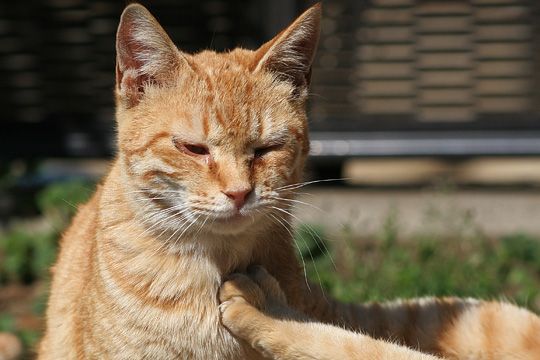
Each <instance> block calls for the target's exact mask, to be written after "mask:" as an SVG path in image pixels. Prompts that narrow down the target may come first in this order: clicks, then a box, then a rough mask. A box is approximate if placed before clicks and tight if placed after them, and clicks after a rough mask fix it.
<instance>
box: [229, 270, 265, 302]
mask: <svg viewBox="0 0 540 360" xmlns="http://www.w3.org/2000/svg"><path fill="white" fill-rule="evenodd" d="M235 297H240V298H243V299H244V300H245V301H247V302H248V303H250V304H251V305H253V306H255V307H257V308H261V307H262V306H263V305H264V303H265V296H264V293H263V292H262V290H261V289H260V288H259V286H258V285H257V284H256V283H254V282H253V281H252V280H251V279H250V278H249V277H247V276H246V275H243V274H232V275H229V276H228V277H227V279H225V282H224V283H223V284H222V285H221V288H220V289H219V301H220V303H224V302H226V301H228V300H231V299H233V298H235Z"/></svg>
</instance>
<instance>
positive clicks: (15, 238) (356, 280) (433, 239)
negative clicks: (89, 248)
mask: <svg viewBox="0 0 540 360" xmlns="http://www.w3.org/2000/svg"><path fill="white" fill-rule="evenodd" d="M92 188H93V186H92V184H88V183H82V182H68V183H60V184H55V185H52V186H50V187H48V188H46V189H45V190H44V191H42V192H41V193H40V194H39V195H38V196H37V198H36V203H37V205H38V208H39V209H40V213H41V217H40V220H38V221H37V222H36V221H33V222H32V225H29V223H28V222H27V221H19V222H13V223H12V224H11V225H10V226H8V228H7V229H5V231H3V232H2V233H0V289H2V287H3V289H2V291H0V331H10V332H13V333H15V334H17V335H18V336H19V337H20V338H21V339H22V340H23V342H24V344H25V346H26V348H27V349H29V348H31V347H32V346H34V345H35V344H36V341H37V339H39V336H40V333H39V330H38V329H39V327H40V324H39V319H40V318H41V317H42V315H43V311H44V308H45V302H46V288H47V282H48V280H49V272H48V268H49V266H50V265H51V263H52V261H54V258H55V255H56V250H57V239H58V237H59V235H60V233H61V231H62V229H64V228H65V226H66V225H67V224H68V223H69V221H70V219H71V217H72V216H73V214H74V213H75V210H76V207H77V204H78V203H80V202H82V201H85V200H86V199H87V198H88V197H89V195H90V194H91V193H92ZM457 217H458V218H459V221H455V219H456V214H454V215H452V216H448V214H441V213H437V211H435V210H430V211H428V218H429V219H428V220H429V222H428V223H430V224H431V223H435V222H437V221H439V222H441V223H442V224H443V226H445V227H446V229H447V230H448V229H450V231H445V233H446V234H448V233H450V234H451V236H443V235H440V233H438V232H437V231H432V229H431V228H430V227H429V226H426V228H425V229H423V230H422V231H421V232H419V233H418V234H417V235H416V236H414V237H413V238H412V239H400V238H399V234H400V229H399V221H398V220H399V214H397V213H396V212H395V211H392V210H391V211H390V212H389V214H388V216H387V218H386V221H385V222H384V224H383V226H382V227H381V229H380V231H379V234H378V235H377V236H373V237H370V238H360V237H359V236H358V235H357V234H354V233H353V232H352V231H351V229H350V228H348V227H347V226H345V227H343V229H342V230H341V232H340V233H339V234H337V235H336V234H334V235H332V236H330V235H329V234H327V233H326V232H325V229H324V228H322V227H320V226H317V225H310V224H304V225H302V226H300V227H299V228H298V229H297V231H296V241H297V244H298V247H299V249H300V253H301V254H302V257H303V258H304V260H305V263H306V272H307V274H308V276H309V278H310V279H311V280H312V281H313V282H314V283H319V284H320V285H321V286H322V287H323V288H325V289H326V290H327V291H328V292H329V293H330V294H332V295H333V296H334V297H336V298H338V299H340V300H342V301H351V302H360V301H372V300H385V299H393V298H397V297H402V298H408V297H416V296H425V295H436V296H445V295H456V296H471V297H478V298H484V299H493V298H495V299H499V298H505V299H507V300H509V301H512V302H515V303H517V304H520V305H522V306H526V307H528V308H530V309H533V310H534V311H537V312H538V311H540V239H537V238H534V237H531V236H529V235H527V234H509V235H507V236H503V237H501V238H490V237H487V236H485V235H483V234H482V233H481V232H479V231H476V229H475V227H474V221H473V220H472V219H471V217H470V216H469V214H457ZM452 219H453V220H452ZM8 290H9V291H8ZM8 293H11V294H15V295H13V296H12V297H9V296H7V294H8ZM36 324H37V325H36Z"/></svg>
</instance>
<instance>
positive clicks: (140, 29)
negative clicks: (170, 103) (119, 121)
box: [116, 4, 184, 107]
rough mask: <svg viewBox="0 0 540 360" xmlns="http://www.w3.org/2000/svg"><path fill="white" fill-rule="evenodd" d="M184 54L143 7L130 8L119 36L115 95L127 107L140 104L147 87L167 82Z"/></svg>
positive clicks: (121, 20)
mask: <svg viewBox="0 0 540 360" xmlns="http://www.w3.org/2000/svg"><path fill="white" fill-rule="evenodd" d="M183 60H184V59H182V55H181V54H180V52H179V51H178V49H177V48H176V46H175V45H174V43H173V42H172V40H171V39H170V38H169V36H168V35H167V33H166V32H165V30H163V28H162V27H161V26H160V25H159V23H158V22H157V20H156V19H155V18H154V17H153V16H152V14H150V12H149V11H148V10H146V8H145V7H144V6H142V5H139V4H131V5H128V6H127V7H126V8H125V9H124V12H123V13H122V16H121V18H120V25H119V26H118V31H117V33H116V92H117V95H118V96H119V98H120V101H121V102H122V103H123V104H124V105H125V106H126V107H132V106H135V105H137V104H138V103H139V101H140V99H141V97H142V95H143V94H144V89H145V86H147V85H148V84H152V83H159V82H161V81H165V80H166V78H167V77H166V75H167V73H168V72H169V71H171V69H172V68H174V67H175V66H178V65H180V64H181V63H182V61H183Z"/></svg>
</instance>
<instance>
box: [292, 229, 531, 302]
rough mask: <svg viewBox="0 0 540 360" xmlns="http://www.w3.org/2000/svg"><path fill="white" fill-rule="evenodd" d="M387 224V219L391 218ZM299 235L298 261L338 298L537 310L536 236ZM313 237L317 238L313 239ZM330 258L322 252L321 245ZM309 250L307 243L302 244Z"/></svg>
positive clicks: (389, 231) (303, 232) (385, 232)
mask: <svg viewBox="0 0 540 360" xmlns="http://www.w3.org/2000/svg"><path fill="white" fill-rule="evenodd" d="M390 221H391V220H390ZM305 229H306V226H305V225H304V227H301V228H300V229H299V231H298V235H297V239H300V241H299V243H303V244H305V243H306V242H308V243H310V244H311V245H310V246H309V247H308V248H310V249H311V250H312V252H313V253H314V254H315V255H314V258H315V260H314V261H312V260H311V257H310V255H309V251H306V250H304V251H303V254H302V256H303V257H304V259H305V261H306V264H307V266H306V267H307V269H306V270H307V274H308V277H309V278H310V279H312V280H313V281H314V282H315V283H317V282H319V283H320V284H321V286H322V287H323V288H324V289H325V290H326V291H328V292H329V293H330V294H332V295H333V296H334V297H336V298H338V299H340V300H342V301H350V302H359V301H380V300H388V299H394V298H410V297H417V296H431V295H433V296H460V297H475V298H482V299H505V300H507V301H511V302H514V303H517V304H519V305H521V306H525V307H527V308H529V309H532V310H534V311H536V312H540V239H537V238H534V237H531V236H528V235H526V234H512V235H507V236H503V237H501V238H497V239H492V238H488V237H485V236H481V235H475V236H470V237H465V238H462V237H458V238H456V237H441V236H434V235H423V236H421V235H419V236H418V237H417V238H415V239H409V240H403V241H400V240H398V238H397V233H398V231H396V229H395V228H394V227H393V226H388V228H385V229H383V231H382V232H381V235H380V236H379V237H377V238H371V239H360V238H358V237H356V236H354V234H351V233H348V231H347V229H344V231H343V232H342V234H341V236H339V239H336V240H334V241H333V242H330V241H328V237H327V236H325V234H324V232H322V231H321V230H320V229H315V231H313V230H312V231H310V232H308V231H306V230H305ZM313 233H317V236H313V235H311V234H313ZM320 239H322V241H323V242H326V247H329V246H330V245H331V244H332V245H333V247H332V249H331V250H330V254H328V253H326V252H325V253H321V251H320V250H319V249H320V248H323V246H321V245H320V244H317V243H321V240H320ZM304 249H306V245H304Z"/></svg>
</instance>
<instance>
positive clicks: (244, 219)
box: [207, 215, 255, 235]
mask: <svg viewBox="0 0 540 360" xmlns="http://www.w3.org/2000/svg"><path fill="white" fill-rule="evenodd" d="M209 222H210V221H209ZM210 223H211V225H209V226H208V229H207V230H208V231H209V232H212V233H214V234H217V235H234V234H239V233H243V232H246V231H247V230H248V229H249V228H250V226H252V225H253V224H254V223H255V218H254V217H253V216H245V215H235V216H230V217H219V218H215V219H214V220H213V222H210Z"/></svg>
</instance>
